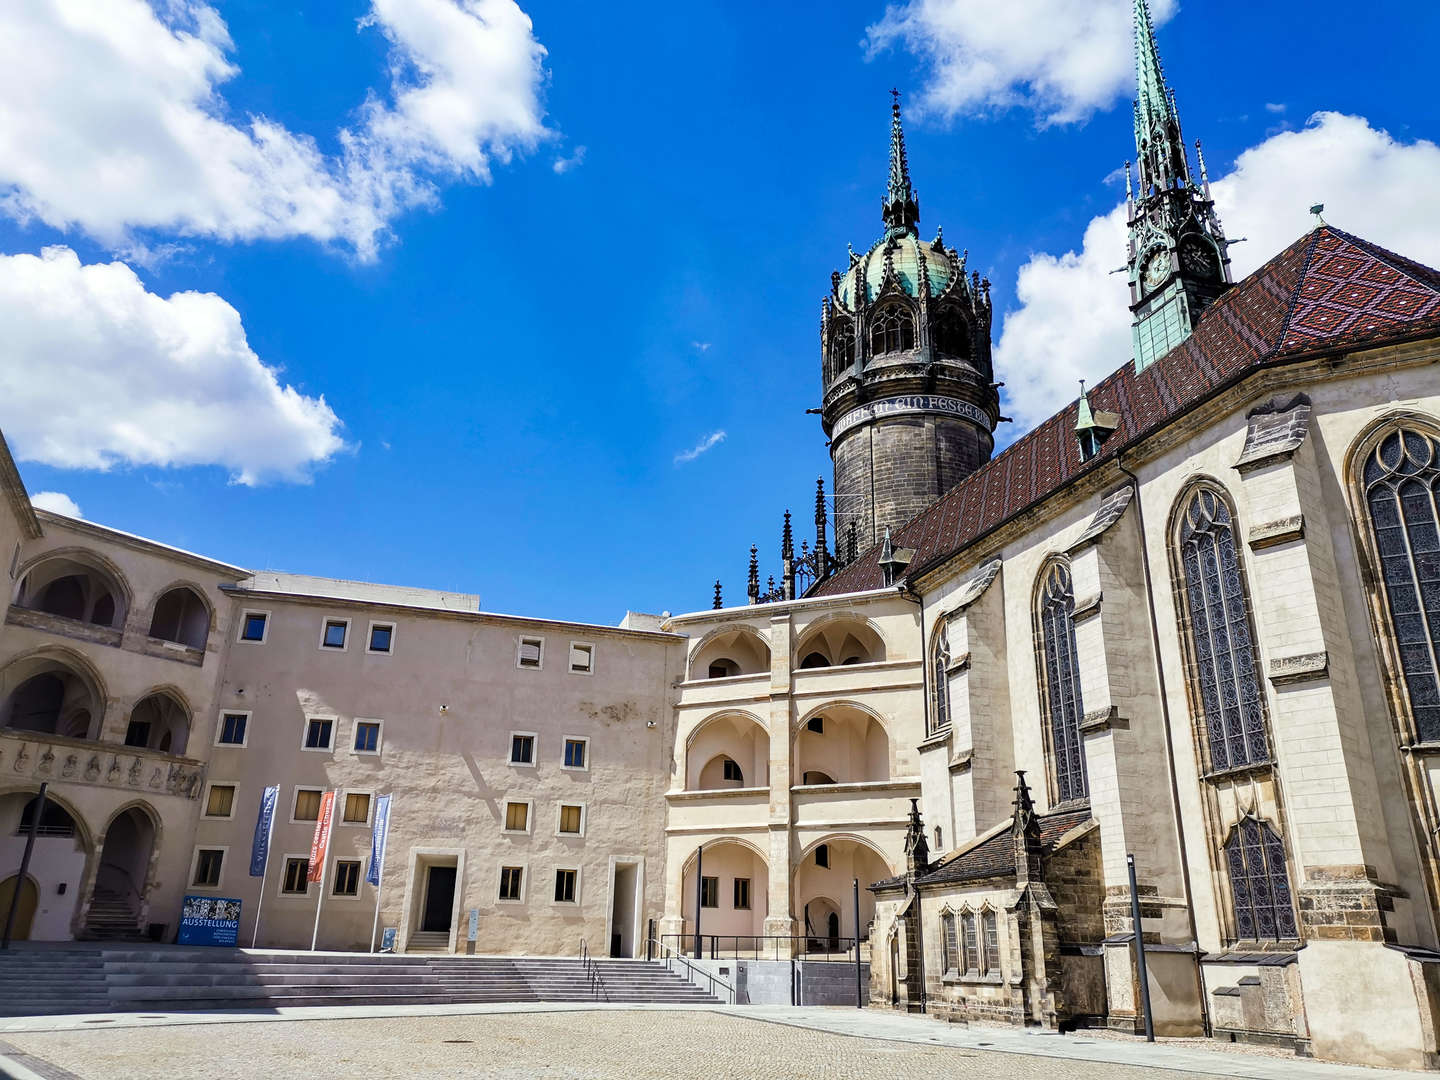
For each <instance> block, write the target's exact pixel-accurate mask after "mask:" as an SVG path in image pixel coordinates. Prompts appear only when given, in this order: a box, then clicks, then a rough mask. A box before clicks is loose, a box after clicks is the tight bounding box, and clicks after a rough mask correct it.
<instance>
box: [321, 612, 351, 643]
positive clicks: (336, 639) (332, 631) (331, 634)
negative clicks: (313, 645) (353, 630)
mask: <svg viewBox="0 0 1440 1080" xmlns="http://www.w3.org/2000/svg"><path fill="white" fill-rule="evenodd" d="M349 632H350V620H349V619H326V620H325V633H324V635H322V636H321V638H320V647H321V648H322V649H343V648H345V637H346V635H347V634H348V633H349Z"/></svg>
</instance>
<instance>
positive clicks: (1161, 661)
mask: <svg viewBox="0 0 1440 1080" xmlns="http://www.w3.org/2000/svg"><path fill="white" fill-rule="evenodd" d="M1123 453H1124V451H1123V450H1121V451H1117V452H1116V454H1115V467H1116V468H1117V469H1119V470H1120V471H1121V472H1122V473H1124V474H1125V476H1126V477H1127V478H1128V479H1129V480H1130V490H1131V491H1132V492H1133V493H1134V498H1133V500H1132V501H1133V502H1134V504H1135V524H1136V525H1137V526H1138V527H1139V529H1140V567H1141V572H1142V573H1143V575H1144V578H1145V607H1146V610H1147V611H1148V613H1149V616H1150V645H1151V648H1152V649H1153V650H1154V652H1155V676H1156V678H1157V679H1158V680H1159V683H1160V686H1159V690H1160V722H1161V727H1162V728H1163V729H1164V732H1165V765H1166V769H1167V771H1168V773H1169V775H1170V805H1171V807H1172V808H1173V809H1174V811H1175V841H1176V844H1177V845H1178V848H1179V852H1180V880H1181V883H1182V885H1183V886H1184V888H1185V911H1186V913H1187V914H1188V915H1189V916H1190V932H1191V933H1192V934H1194V935H1195V937H1196V941H1195V946H1196V948H1197V949H1198V948H1199V946H1200V942H1199V933H1198V930H1197V927H1196V922H1195V897H1194V890H1193V888H1192V887H1191V884H1190V859H1189V856H1188V854H1187V853H1186V850H1185V829H1184V828H1183V826H1182V825H1181V823H1180V783H1179V780H1178V779H1177V776H1176V768H1175V738H1174V735H1173V733H1172V732H1171V729H1170V699H1169V695H1168V694H1167V693H1166V689H1165V654H1164V653H1163V652H1161V650H1160V620H1159V617H1158V616H1157V615H1156V613H1155V579H1154V577H1153V576H1152V575H1151V573H1150V545H1149V543H1148V542H1147V534H1146V532H1145V501H1144V500H1143V499H1142V498H1141V497H1140V478H1139V477H1138V476H1136V475H1135V474H1134V473H1133V472H1131V471H1130V470H1129V469H1127V468H1126V467H1125V462H1124V461H1123V460H1121V455H1122V454H1123ZM1135 941H1136V944H1137V948H1139V947H1142V946H1143V944H1144V941H1145V937H1144V934H1143V932H1142V928H1141V926H1140V925H1139V922H1138V921H1137V922H1136V925H1135ZM1195 963H1196V966H1197V968H1198V966H1199V963H1200V961H1199V958H1198V956H1197V958H1196V961H1195ZM1199 990H1200V1022H1201V1024H1202V1025H1203V1027H1204V1031H1205V1036H1206V1037H1207V1038H1208V1037H1209V1036H1210V1035H1211V1033H1212V1032H1211V1027H1210V1010H1209V1009H1208V1008H1207V1007H1206V1004H1205V985H1204V980H1203V979H1202V980H1201V984H1200V987H1199Z"/></svg>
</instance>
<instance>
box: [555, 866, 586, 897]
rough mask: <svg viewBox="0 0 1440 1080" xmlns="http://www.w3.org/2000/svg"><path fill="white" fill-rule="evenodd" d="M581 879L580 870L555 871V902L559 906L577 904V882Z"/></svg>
mask: <svg viewBox="0 0 1440 1080" xmlns="http://www.w3.org/2000/svg"><path fill="white" fill-rule="evenodd" d="M579 877H580V872H579V871H578V870H556V871H555V902H556V903H557V904H573V903H575V882H576V880H577V879H578V878H579Z"/></svg>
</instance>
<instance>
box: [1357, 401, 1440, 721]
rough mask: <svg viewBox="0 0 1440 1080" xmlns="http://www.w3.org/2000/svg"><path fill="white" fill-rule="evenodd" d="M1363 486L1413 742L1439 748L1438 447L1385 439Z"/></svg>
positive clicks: (1429, 439) (1403, 430) (1409, 435)
mask: <svg viewBox="0 0 1440 1080" xmlns="http://www.w3.org/2000/svg"><path fill="white" fill-rule="evenodd" d="M1362 481H1363V483H1364V486H1365V505H1366V509H1367V510H1368V511H1369V517H1370V529H1371V539H1372V540H1373V542H1374V545H1375V553H1376V557H1377V559H1378V561H1379V564H1380V565H1379V568H1378V569H1379V575H1378V576H1379V578H1380V580H1381V582H1382V583H1383V584H1382V588H1383V591H1384V594H1385V602H1386V608H1387V610H1388V612H1389V616H1390V632H1391V635H1392V636H1393V638H1394V642H1395V653H1396V656H1397V658H1398V660H1399V665H1400V675H1401V678H1402V680H1403V682H1404V684H1405V696H1406V698H1407V699H1408V701H1409V705H1410V718H1411V721H1412V722H1413V724H1414V728H1415V737H1416V738H1417V739H1419V741H1421V742H1440V664H1437V660H1436V658H1437V655H1440V512H1437V502H1440V439H1437V438H1436V436H1435V435H1434V434H1432V433H1430V432H1426V431H1421V430H1419V429H1417V428H1414V427H1409V426H1406V427H1400V428H1397V429H1396V430H1394V431H1391V432H1389V433H1388V434H1386V435H1384V436H1383V437H1382V438H1381V439H1380V441H1379V442H1378V443H1377V444H1376V446H1375V449H1374V450H1373V451H1372V452H1371V453H1370V456H1369V457H1368V458H1367V459H1366V461H1365V467H1364V474H1363V476H1362Z"/></svg>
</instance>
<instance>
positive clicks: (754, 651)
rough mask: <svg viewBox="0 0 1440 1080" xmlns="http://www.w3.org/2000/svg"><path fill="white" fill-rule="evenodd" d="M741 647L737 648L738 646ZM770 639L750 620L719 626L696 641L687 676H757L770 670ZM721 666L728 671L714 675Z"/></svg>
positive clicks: (688, 663) (703, 677) (701, 677)
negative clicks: (752, 624)
mask: <svg viewBox="0 0 1440 1080" xmlns="http://www.w3.org/2000/svg"><path fill="white" fill-rule="evenodd" d="M737 646H738V648H737ZM770 657H771V650H770V639H769V638H768V637H767V636H766V635H765V634H763V633H762V632H761V631H759V630H758V629H756V628H755V627H753V626H751V625H749V624H748V623H733V624H730V625H728V626H717V627H716V628H715V629H713V630H711V631H710V632H709V633H707V634H706V635H705V636H704V637H702V638H701V639H700V640H699V641H697V642H696V643H695V647H694V648H693V649H691V650H690V658H689V660H688V661H687V676H686V677H687V678H689V679H692V680H694V679H711V678H725V677H728V676H733V675H758V674H761V673H762V672H765V671H768V670H769V669H770ZM716 665H722V666H723V667H724V668H725V671H726V674H725V675H721V674H718V673H717V674H713V675H712V674H711V673H710V672H711V668H712V667H714V666H716Z"/></svg>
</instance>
